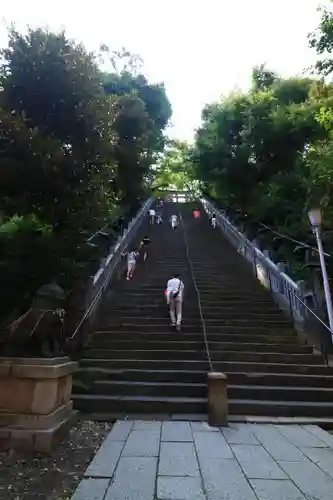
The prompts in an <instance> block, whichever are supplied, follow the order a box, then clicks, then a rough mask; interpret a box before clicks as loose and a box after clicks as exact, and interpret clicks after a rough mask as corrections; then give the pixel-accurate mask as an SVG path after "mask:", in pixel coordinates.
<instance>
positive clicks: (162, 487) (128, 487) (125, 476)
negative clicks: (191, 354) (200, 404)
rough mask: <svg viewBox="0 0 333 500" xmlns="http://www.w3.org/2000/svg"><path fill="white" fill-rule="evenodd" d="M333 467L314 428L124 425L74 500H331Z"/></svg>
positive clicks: (331, 446) (329, 449)
mask: <svg viewBox="0 0 333 500" xmlns="http://www.w3.org/2000/svg"><path fill="white" fill-rule="evenodd" d="M332 463H333V436H332V435H331V434H328V433H327V432H325V431H323V430H322V429H320V428H319V427H317V426H313V425H304V426H296V425H292V426H282V425H260V424H258V425H251V424H233V425H230V426H229V427H224V428H221V429H219V428H211V427H209V426H208V425H207V424H206V423H204V422H189V421H181V422H163V423H162V422H157V421H139V420H134V421H133V420H132V421H118V422H116V424H115V425H114V427H113V429H112V431H111V432H110V434H109V435H108V437H107V438H106V439H105V441H104V443H103V444H102V446H101V448H100V449H99V451H98V452H97V454H96V456H95V458H94V459H93V461H92V462H91V463H90V465H89V467H88V469H87V471H86V473H85V476H84V479H83V480H82V482H81V483H80V485H79V486H78V488H77V490H76V492H75V494H74V496H73V497H72V500H86V499H88V498H89V499H93V500H180V499H182V500H240V499H242V500H245V499H246V500H263V499H267V500H268V499H269V500H271V499H272V500H273V499H274V500H277V499H281V500H306V499H309V498H318V499H319V498H320V499H321V500H331V499H332V496H333V467H332Z"/></svg>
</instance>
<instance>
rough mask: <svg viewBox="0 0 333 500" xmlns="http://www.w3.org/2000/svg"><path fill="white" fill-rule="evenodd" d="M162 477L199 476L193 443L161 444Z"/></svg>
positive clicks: (160, 464)
mask: <svg viewBox="0 0 333 500" xmlns="http://www.w3.org/2000/svg"><path fill="white" fill-rule="evenodd" d="M158 474H159V475H160V476H191V477H196V476H199V468H198V461H197V457H196V455H195V449H194V445H193V443H167V442H162V443H161V451H160V462H159V470H158Z"/></svg>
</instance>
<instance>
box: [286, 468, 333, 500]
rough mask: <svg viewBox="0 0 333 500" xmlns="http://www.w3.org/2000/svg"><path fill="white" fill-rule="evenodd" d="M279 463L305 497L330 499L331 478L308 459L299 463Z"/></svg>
mask: <svg viewBox="0 0 333 500" xmlns="http://www.w3.org/2000/svg"><path fill="white" fill-rule="evenodd" d="M279 465H280V467H282V469H283V470H284V471H285V472H286V473H287V474H288V476H289V477H290V479H291V480H292V481H293V482H294V483H295V484H296V486H298V488H299V489H300V490H301V491H302V492H303V493H304V495H305V498H307V499H309V500H310V499H311V500H332V498H333V481H332V479H330V478H329V477H328V476H327V475H326V474H325V472H323V471H322V470H320V469H319V467H317V465H316V464H314V463H312V462H310V460H306V461H303V462H301V463H297V462H280V463H279Z"/></svg>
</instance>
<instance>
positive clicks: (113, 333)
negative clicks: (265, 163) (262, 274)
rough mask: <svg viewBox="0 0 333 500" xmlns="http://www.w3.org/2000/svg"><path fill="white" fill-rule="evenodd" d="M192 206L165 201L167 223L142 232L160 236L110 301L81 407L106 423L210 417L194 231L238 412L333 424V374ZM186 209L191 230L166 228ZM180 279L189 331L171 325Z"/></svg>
mask: <svg viewBox="0 0 333 500" xmlns="http://www.w3.org/2000/svg"><path fill="white" fill-rule="evenodd" d="M192 209H193V205H191V204H181V205H173V204H166V205H165V208H164V220H165V224H164V225H163V226H154V227H152V226H148V224H147V223H145V224H144V225H143V227H142V228H141V230H140V234H139V235H138V239H139V240H140V238H141V237H142V236H143V235H144V234H149V235H150V236H151V238H152V245H151V249H150V255H149V258H148V261H147V262H146V263H143V262H140V263H139V264H138V269H137V272H136V274H135V276H134V278H133V280H132V281H130V282H126V281H125V280H123V282H122V283H121V285H120V286H119V287H118V289H117V290H116V291H115V293H113V294H112V295H110V298H109V299H107V300H106V302H105V304H104V307H103V311H101V313H100V320H99V322H98V324H97V326H96V329H95V332H94V334H93V338H92V341H91V343H90V344H89V346H88V348H87V349H86V350H85V352H84V356H83V358H82V360H81V362H80V369H79V371H78V373H77V375H76V378H75V380H74V402H75V406H76V408H78V409H80V410H82V411H83V412H87V413H93V414H94V415H103V418H114V417H115V416H117V417H119V416H124V415H126V414H133V413H135V414H141V413H145V414H149V415H154V414H165V415H174V414H177V415H178V416H179V415H182V414H183V415H188V414H192V415H193V414H205V413H206V402H207V400H206V376H207V371H208V370H209V364H208V360H207V353H206V349H205V343H204V335H203V329H202V324H201V320H200V314H199V307H198V298H197V293H196V290H195V287H194V284H193V280H192V275H191V271H190V266H189V261H188V258H187V253H186V246H185V242H184V230H185V233H186V239H187V244H188V249H189V253H190V258H191V261H192V265H193V271H194V276H195V280H196V283H197V286H198V288H199V291H200V298H201V306H202V312H203V316H204V319H205V324H206V330H207V336H208V342H209V349H210V352H211V357H212V361H213V367H214V370H216V371H222V372H224V373H226V374H227V376H228V397H229V412H230V414H234V415H263V416H274V417H280V416H281V417H283V416H285V417H314V418H318V417H325V418H327V417H332V416H333V402H332V401H333V400H332V396H333V367H326V366H325V365H324V360H323V358H322V356H320V355H319V354H314V353H313V349H312V347H311V346H309V345H304V344H301V343H300V341H299V340H298V338H297V335H296V333H295V332H294V331H293V329H292V325H291V323H290V321H289V319H288V318H287V317H286V316H285V315H284V314H283V312H282V311H280V309H278V307H277V306H276V305H275V303H274V302H273V300H272V298H271V297H270V295H269V293H268V292H267V291H266V290H265V289H264V288H263V287H262V286H261V285H260V283H259V282H258V281H257V280H256V279H255V278H254V277H253V275H252V273H251V270H250V269H249V267H248V264H247V263H246V262H245V261H244V259H243V257H242V256H241V255H239V254H238V253H237V252H236V250H235V249H234V248H233V247H232V246H231V245H230V244H229V243H228V242H227V241H226V240H225V239H224V237H223V235H222V233H221V232H220V231H219V229H216V230H213V229H212V228H210V227H209V223H208V220H207V217H206V216H205V215H204V214H203V213H202V217H201V218H200V220H199V221H195V220H193V219H192V216H191V211H192ZM178 211H180V212H181V214H182V218H183V227H179V228H178V229H177V230H176V231H175V232H172V231H171V228H170V226H169V224H167V223H166V221H167V219H168V217H169V216H170V215H171V213H175V212H178ZM202 212H203V211H202ZM174 272H180V274H181V277H182V279H183V280H184V283H185V288H186V292H185V304H184V321H183V327H182V331H181V333H176V332H175V331H173V330H171V329H170V327H169V316H168V311H167V308H166V304H165V298H164V293H163V292H164V289H165V285H166V282H167V280H168V279H169V278H170V277H171V276H172V274H173V273H174Z"/></svg>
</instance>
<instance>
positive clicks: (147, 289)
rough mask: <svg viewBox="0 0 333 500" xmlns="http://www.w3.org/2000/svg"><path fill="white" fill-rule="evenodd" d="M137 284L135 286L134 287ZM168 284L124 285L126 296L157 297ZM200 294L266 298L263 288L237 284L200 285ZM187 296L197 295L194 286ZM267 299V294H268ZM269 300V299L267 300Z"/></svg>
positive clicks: (135, 283)
mask: <svg viewBox="0 0 333 500" xmlns="http://www.w3.org/2000/svg"><path fill="white" fill-rule="evenodd" d="M134 286H135V288H134ZM165 286H166V282H164V281H163V282H161V283H158V284H157V285H156V286H143V285H141V284H140V283H137V282H134V281H133V282H132V283H131V282H128V284H127V288H125V287H124V290H126V296H129V297H130V296H132V295H149V296H151V297H156V296H159V294H161V292H162V293H163V290H164V287H165ZM199 292H200V295H201V296H202V297H204V296H206V297H207V296H214V297H215V299H217V298H222V297H226V298H230V299H234V298H235V299H243V300H255V299H261V300H263V301H264V300H265V296H266V293H267V292H266V293H265V291H264V289H263V291H261V290H252V289H250V290H249V291H245V290H243V289H242V288H241V287H239V286H237V285H235V286H233V287H231V286H228V287H226V288H224V289H223V288H221V287H210V286H205V287H200V288H199ZM185 293H186V296H187V294H188V295H189V296H191V295H192V296H195V295H196V291H195V288H194V287H193V286H191V287H188V288H186V292H185ZM266 299H267V296H266ZM267 301H268V300H267Z"/></svg>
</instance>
